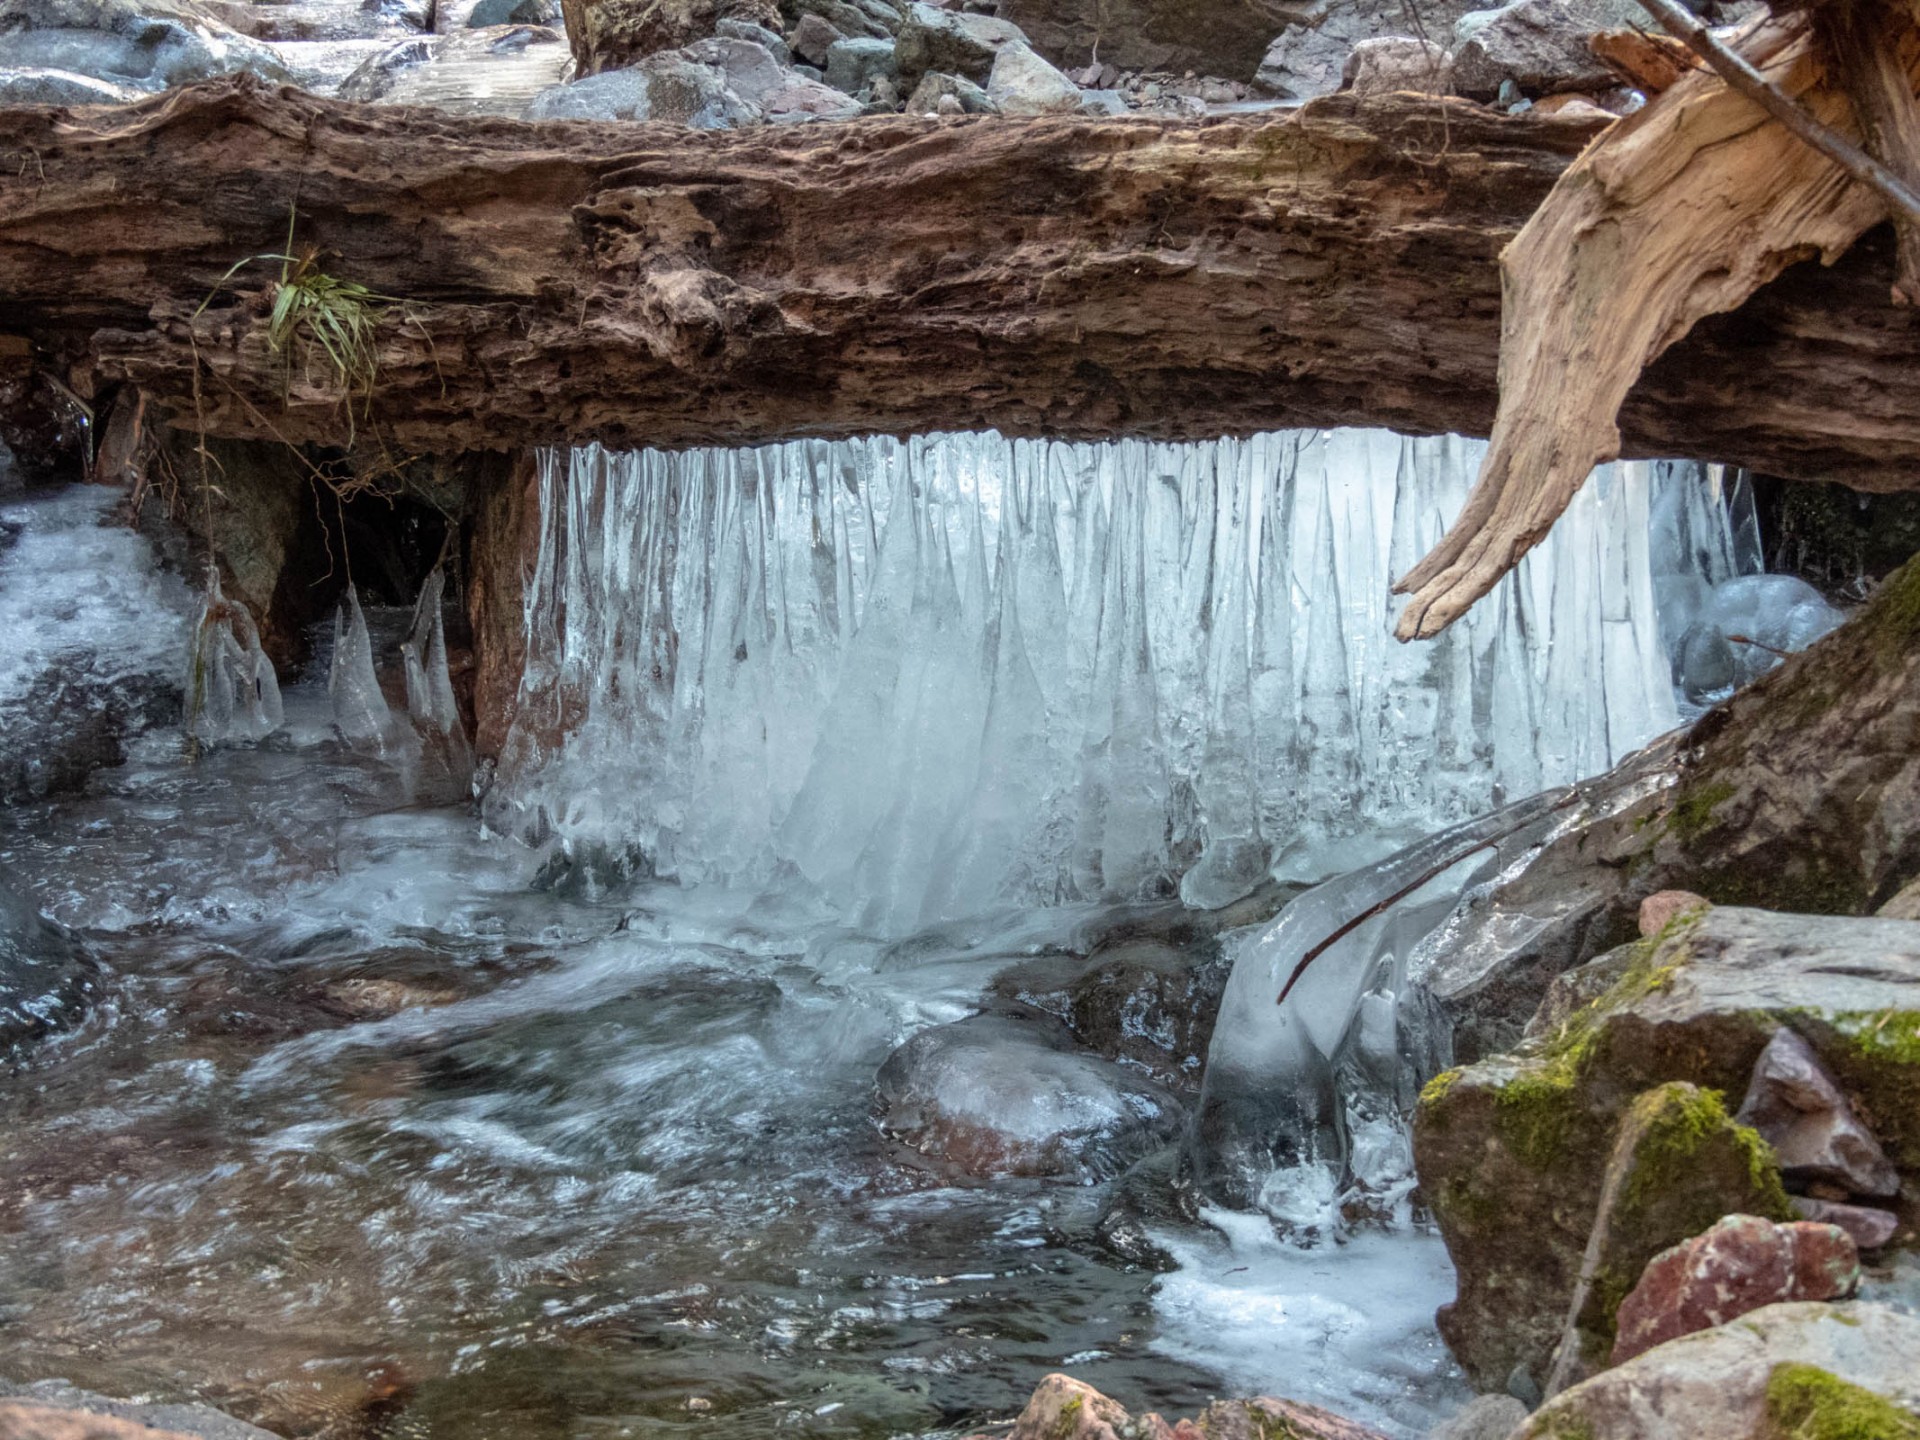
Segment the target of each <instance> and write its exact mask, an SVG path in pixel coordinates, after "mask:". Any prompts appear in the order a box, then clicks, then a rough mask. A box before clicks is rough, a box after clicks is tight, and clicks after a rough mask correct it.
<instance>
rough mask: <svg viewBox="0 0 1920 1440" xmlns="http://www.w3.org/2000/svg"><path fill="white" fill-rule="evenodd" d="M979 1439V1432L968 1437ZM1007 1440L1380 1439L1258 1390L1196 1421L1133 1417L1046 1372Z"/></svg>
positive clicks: (1223, 1402) (1326, 1412)
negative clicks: (1173, 1422)
mask: <svg viewBox="0 0 1920 1440" xmlns="http://www.w3.org/2000/svg"><path fill="white" fill-rule="evenodd" d="M972 1440H980V1437H972ZM1007 1440H1385V1437H1383V1436H1381V1435H1380V1433H1379V1432H1378V1431H1376V1430H1370V1429H1368V1428H1367V1427H1366V1426H1364V1425H1359V1424H1356V1423H1355V1422H1353V1421H1351V1420H1347V1419H1344V1418H1343V1417H1341V1416H1339V1415H1335V1414H1334V1413H1333V1412H1332V1411H1330V1410H1322V1409H1321V1408H1320V1407H1319V1406H1317V1405H1302V1404H1300V1403H1299V1402H1298V1401H1295V1400H1276V1399H1274V1398H1273V1397H1272V1396H1268V1395H1263V1396H1260V1397H1258V1398H1257V1399H1252V1400H1220V1401H1215V1402H1214V1403H1213V1404H1212V1405H1209V1406H1208V1407H1207V1408H1206V1410H1205V1411H1204V1412H1203V1413H1202V1414H1201V1415H1200V1416H1199V1418H1198V1419H1197V1420H1182V1421H1181V1422H1180V1423H1179V1424H1178V1425H1169V1424H1168V1423H1167V1422H1166V1421H1165V1420H1163V1419H1161V1418H1160V1416H1158V1415H1156V1414H1154V1413H1152V1412H1151V1411H1149V1412H1148V1413H1147V1414H1145V1415H1142V1416H1139V1417H1138V1418H1137V1419H1136V1418H1135V1417H1134V1416H1131V1415H1129V1414H1128V1413H1127V1412H1126V1410H1125V1409H1124V1408H1123V1407H1122V1406H1121V1405H1119V1404H1118V1403H1117V1402H1116V1401H1113V1400H1110V1399H1108V1398H1107V1397H1106V1396H1105V1395H1102V1394H1101V1393H1100V1392H1099V1391H1098V1390H1096V1389H1094V1388H1093V1387H1092V1386H1091V1385H1087V1384H1084V1383H1083V1382H1081V1381H1079V1380H1075V1379H1073V1378H1072V1377H1071V1376H1068V1375H1049V1376H1047V1377H1046V1378H1045V1379H1044V1380H1042V1381H1041V1382H1040V1384H1039V1386H1038V1387H1037V1388H1036V1389H1035V1390H1034V1392H1033V1398H1032V1399H1030V1400H1029V1401H1027V1405H1026V1408H1025V1409H1024V1410H1022V1411H1021V1412H1020V1416H1019V1418H1018V1419H1017V1420H1015V1421H1014V1422H1013V1429H1012V1430H1011V1431H1010V1432H1008V1435H1007Z"/></svg>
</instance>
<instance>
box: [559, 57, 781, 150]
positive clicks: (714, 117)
mask: <svg viewBox="0 0 1920 1440" xmlns="http://www.w3.org/2000/svg"><path fill="white" fill-rule="evenodd" d="M700 43H701V44H703V45H709V46H711V45H729V46H732V45H745V44H748V43H749V42H747V41H741V40H728V41H702V42H700ZM693 48H694V47H692V46H689V47H686V48H685V49H682V50H661V51H657V52H656V53H654V54H652V55H649V56H647V58H646V59H645V60H643V61H641V62H640V63H639V64H638V65H633V66H629V67H628V68H627V69H625V70H607V71H603V72H601V73H600V74H598V75H590V76H588V77H587V78H586V79H584V80H576V81H574V82H572V83H571V84H568V85H556V86H552V87H551V88H549V89H547V90H543V91H542V92H541V93H540V94H539V95H538V96H536V97H535V98H534V100H533V103H532V104H530V105H529V106H528V107H527V118H528V119H530V120H635V121H641V120H655V121H664V122H668V123H671V124H679V125H687V126H690V127H691V128H693V129H695V130H729V129H732V128H734V127H736V126H739V125H745V124H751V123H752V122H754V121H756V120H759V119H760V118H761V111H760V109H759V107H758V106H756V105H753V104H751V103H750V102H748V101H747V100H745V99H743V98H742V97H741V96H740V95H738V94H737V93H735V92H734V91H733V90H732V89H731V88H730V87H729V86H728V85H727V83H726V79H725V76H724V73H723V72H722V70H721V68H720V66H719V65H718V64H713V63H707V62H705V61H703V60H701V59H698V58H695V57H694V56H693V55H692V54H690V53H689V51H691V50H692V49H693ZM753 48H754V49H756V50H759V49H760V47H759V46H754V47H753ZM761 54H762V55H765V54H766V52H765V51H764V50H761ZM768 63H769V64H771V63H772V62H771V57H770V56H769V57H768Z"/></svg>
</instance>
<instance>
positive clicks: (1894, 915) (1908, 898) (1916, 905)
mask: <svg viewBox="0 0 1920 1440" xmlns="http://www.w3.org/2000/svg"><path fill="white" fill-rule="evenodd" d="M1873 913H1874V914H1876V915H1878V916H1879V917H1880V918H1881V919H1883V920H1920V879H1913V880H1909V881H1908V882H1907V883H1906V884H1905V885H1903V886H1902V887H1901V888H1900V889H1899V890H1898V891H1897V892H1895V894H1894V897H1893V898H1892V899H1891V900H1889V901H1887V903H1886V904H1884V905H1882V906H1881V907H1880V908H1879V909H1878V910H1876V911H1874V912H1873Z"/></svg>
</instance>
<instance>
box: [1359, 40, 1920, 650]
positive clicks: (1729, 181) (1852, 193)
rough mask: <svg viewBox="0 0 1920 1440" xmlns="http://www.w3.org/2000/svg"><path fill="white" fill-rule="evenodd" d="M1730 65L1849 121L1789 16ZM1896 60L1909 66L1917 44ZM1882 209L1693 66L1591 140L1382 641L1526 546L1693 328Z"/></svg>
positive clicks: (1440, 619) (1536, 240)
mask: <svg viewBox="0 0 1920 1440" xmlns="http://www.w3.org/2000/svg"><path fill="white" fill-rule="evenodd" d="M1741 48H1742V50H1743V52H1744V56H1745V59H1746V60H1747V61H1748V62H1749V63H1750V64H1752V65H1753V66H1754V67H1755V69H1756V70H1758V71H1759V72H1760V73H1761V74H1762V75H1763V76H1764V77H1765V78H1766V80H1767V81H1768V83H1770V84H1771V85H1773V86H1775V87H1776V88H1778V89H1779V90H1780V91H1782V92H1783V93H1785V94H1786V95H1788V96H1791V97H1794V98H1795V99H1797V100H1798V102H1799V103H1800V104H1801V105H1802V106H1803V107H1805V109H1806V110H1807V111H1808V112H1809V114H1810V115H1811V116H1812V117H1813V119H1814V120H1816V121H1817V122H1818V123H1819V124H1821V125H1822V126H1824V127H1826V128H1827V129H1830V130H1833V131H1836V132H1838V133H1840V134H1842V135H1845V136H1847V137H1849V138H1850V139H1856V138H1857V137H1858V136H1859V134H1860V130H1859V126H1858V124H1857V122H1856V120H1855V117H1854V113H1853V107H1852V104H1851V102H1850V100H1849V98H1848V96H1847V94H1846V92H1845V90H1844V88H1843V87H1841V86H1840V85H1837V84H1835V83H1833V82H1832V81H1831V80H1830V79H1829V78H1828V77H1827V76H1826V75H1825V74H1824V73H1823V70H1822V67H1821V65H1820V63H1819V61H1818V59H1817V57H1816V56H1815V54H1814V52H1813V47H1812V45H1811V43H1810V41H1809V38H1808V34H1807V27H1806V23H1805V21H1804V20H1800V21H1793V22H1771V23H1769V24H1766V25H1763V26H1760V27H1757V28H1756V29H1754V30H1752V31H1750V32H1749V33H1748V34H1747V36H1746V37H1744V40H1743V44H1742V47H1741ZM1899 58H1900V64H1901V66H1902V68H1903V69H1904V71H1905V73H1906V74H1907V75H1908V77H1909V80H1910V81H1911V80H1912V78H1913V77H1914V76H1915V74H1916V73H1920V45H1917V44H1916V43H1915V37H1914V34H1913V32H1911V31H1909V32H1908V33H1907V34H1906V35H1905V36H1903V37H1902V49H1901V54H1900V57H1899ZM1885 217H1886V212H1885V207H1884V205H1883V203H1882V201H1881V199H1880V197H1879V196H1878V195H1877V194H1876V193H1875V192H1874V191H1873V190H1871V189H1870V188H1868V187H1867V186H1865V185H1862V184H1859V183H1857V182H1856V181H1854V180H1853V179H1852V178H1851V177H1850V176H1848V175H1847V173H1846V172H1845V171H1843V170H1841V169H1840V168H1838V167H1837V166H1835V165H1834V163H1833V162H1832V161H1831V160H1829V159H1828V158H1827V157H1826V156H1824V155H1821V154H1818V153H1816V152H1815V151H1814V150H1812V149H1809V148H1808V147H1807V146H1806V145H1805V144H1803V143H1802V142H1801V141H1800V139H1798V138H1797V137H1796V136H1795V135H1793V134H1792V133H1791V132H1789V131H1788V130H1787V128H1786V127H1785V126H1783V125H1781V124H1779V123H1778V122H1777V121H1774V120H1772V119H1771V118H1769V117H1768V116H1767V115H1766V113H1765V112H1764V111H1762V110H1761V109H1760V108H1759V107H1758V106H1756V105H1755V104H1754V102H1753V101H1751V100H1749V99H1748V98H1746V97H1745V96H1744V95H1741V94H1740V93H1738V92H1737V91H1735V90H1733V89H1731V88H1730V87H1729V86H1728V85H1727V84H1726V82H1725V81H1724V80H1722V79H1721V78H1720V77H1719V76H1717V75H1715V74H1712V73H1710V72H1707V71H1699V72H1696V73H1694V74H1691V75H1688V76H1686V77H1685V78H1683V79H1682V80H1681V81H1680V82H1679V83H1678V84H1676V85H1675V86H1674V87H1673V88H1672V89H1671V90H1669V91H1667V92H1666V93H1665V94H1664V95H1662V96H1660V97H1659V98H1658V99H1657V100H1655V101H1654V102H1653V103H1651V104H1649V105H1648V106H1647V108H1646V109H1645V110H1642V111H1641V112H1640V113H1639V114H1637V115H1635V116H1633V117H1632V118H1631V119H1629V120H1627V121H1624V122H1622V123H1621V124H1619V125H1617V126H1615V127H1614V128H1613V129H1612V130H1610V131H1609V132H1607V133H1606V134H1605V135H1603V136H1601V137H1600V138H1599V139H1598V140H1596V141H1595V142H1594V143H1593V145H1591V146H1590V147H1589V148H1588V149H1587V151H1586V153H1585V154H1583V155H1582V156H1581V157H1580V159H1578V160H1577V161H1575V162H1574V164H1573V165H1572V166H1571V167H1570V168H1569V169H1568V170H1567V173H1566V174H1565V175H1563V176H1562V177H1561V179H1560V181H1559V183H1558V184H1557V185H1556V186H1555V187H1554V190H1553V193H1552V194H1551V195H1549V196H1548V197H1547V200H1546V202H1545V203H1544V204H1542V206H1541V207H1540V209H1539V210H1538V211H1536V212H1535V214H1534V216H1533V218H1532V219H1531V220H1529V221H1528V222H1527V225H1526V226H1525V228H1523V229H1522V230H1521V232H1520V234H1519V235H1518V236H1517V237H1516V238H1515V240H1514V242H1513V244H1512V245H1511V246H1509V247H1508V249H1507V250H1506V252H1505V254H1503V255H1502V257H1501V273H1502V279H1503V312H1502V318H1501V338H1500V407H1499V412H1498V414H1497V416H1496V418H1495V421H1494V429H1493V441H1492V445H1491V447H1490V448H1489V450H1488V452H1487V457H1486V461H1485V463H1484V464H1483V466H1482V468H1481V472H1480V481H1479V483H1478V484H1477V485H1476V486H1475V487H1474V490H1473V493H1472V494H1471V495H1470V496H1469V497H1468V499H1467V504H1466V506H1465V508H1464V509H1463V510H1462V512H1461V514H1460V517H1459V519H1458V520H1456V521H1455V522H1454V524H1453V526H1452V527H1451V528H1450V529H1449V530H1448V532H1447V534H1446V536H1445V537H1444V538H1443V539H1442V540H1441V542H1440V544H1439V545H1438V546H1436V547H1435V548H1434V550H1433V552H1432V553H1431V554H1429V555H1428V556H1427V557H1426V558H1425V559H1424V560H1422V561H1421V562H1420V563H1419V564H1418V565H1416V566H1415V567H1414V568H1413V569H1412V570H1411V571H1409V572H1408V573H1407V574H1406V575H1405V576H1404V577H1402V578H1401V580H1400V581H1399V582H1398V584H1397V585H1396V586H1395V589H1396V590H1397V591H1398V592H1400V593H1402V594H1406V595H1409V596H1410V597H1411V598H1410V599H1409V601H1408V603H1407V606H1406V608H1405V609H1404V610H1403V611H1402V613H1401V616H1400V620H1399V624H1398V627H1397V633H1398V634H1399V636H1400V638H1401V639H1403V640H1411V639H1418V638H1424V637H1427V636H1431V635H1435V634H1438V633H1439V632H1440V631H1441V630H1443V629H1445V628H1446V627H1447V626H1448V625H1449V624H1451V623H1452V622H1453V621H1454V620H1455V619H1457V618H1458V617H1459V616H1460V615H1461V614H1463V613H1464V612H1465V611H1466V609H1467V608H1468V607H1469V606H1470V605H1472V604H1473V602H1474V601H1476V600H1477V599H1479V598H1480V597H1481V596H1482V595H1484V594H1486V593H1487V591H1489V590H1490V589H1492V588H1493V586H1494V585H1495V583H1497V582H1498V580H1499V579H1500V577H1501V576H1502V575H1504V574H1506V573H1507V571H1508V570H1510V569H1512V568H1513V566H1514V565H1515V564H1517V563H1518V562H1519V560H1520V558H1521V556H1523V555H1525V554H1526V553H1527V551H1528V550H1530V549H1532V548H1533V546H1534V545H1536V544H1537V543H1539V541H1540V539H1541V538H1542V537H1543V536H1544V535H1545V534H1546V533H1547V530H1548V529H1549V528H1550V527H1551V526H1552V524H1553V522H1554V521H1555V520H1556V519H1557V518H1559V516H1560V514H1561V512H1562V511H1564V510H1565V509H1566V507H1567V504H1568V502H1569V501H1570V500H1571V499H1572V498H1573V495H1574V493H1575V492H1576V491H1577V490H1578V489H1579V487H1580V485H1581V484H1582V483H1583V482H1584V481H1585V479H1586V477H1587V475H1588V473H1589V472H1590V471H1591V470H1592V469H1593V467H1594V466H1595V465H1598V464H1600V463H1602V462H1603V461H1607V460H1611V459H1613V458H1615V457H1616V456H1618V455H1619V454H1620V451H1621V441H1620V430H1619V424H1618V419H1619V414H1620V407H1621V404H1622V402H1623V401H1624V400H1625V399H1626V397H1627V393H1628V391H1630V390H1631V389H1632V388H1633V386H1634V383H1635V381H1637V380H1638V379H1639V377H1640V375H1641V372H1642V371H1644V370H1645V369H1646V368H1647V367H1648V366H1649V365H1650V364H1652V362H1653V361H1654V360H1655V359H1656V358H1657V357H1658V356H1659V355H1660V354H1661V353H1662V352H1663V351H1665V350H1666V349H1667V348H1668V347H1669V346H1671V345H1673V344H1674V343H1675V342H1676V341H1678V340H1679V339H1681V338H1682V337H1683V336H1685V335H1686V334H1687V333H1688V332H1689V331H1690V330H1691V329H1692V328H1693V327H1694V325H1695V323H1696V322H1698V321H1699V320H1701V319H1702V318H1704V317H1706V316H1709V315H1714V314H1718V313H1721V312H1724V311H1728V310H1732V309H1734V308H1735V307H1737V306H1739V305H1740V304H1742V302H1744V301H1745V300H1746V299H1747V298H1748V297H1749V296H1750V295H1752V294H1753V293H1754V292H1755V291H1756V290H1758V289H1759V288H1760V287H1761V286H1763V285H1765V284H1766V283H1767V282H1768V281H1770V280H1772V279H1773V278H1774V277H1776V276H1777V275H1779V274H1780V272H1781V271H1782V270H1784V269H1786V267H1787V266H1789V265H1791V264H1793V263H1794V262H1795V261H1798V260H1802V259H1806V258H1808V257H1811V256H1816V255H1817V256H1819V257H1820V258H1821V259H1822V260H1824V261H1826V262H1827V263H1829V264H1831V263H1832V262H1833V260H1834V259H1835V258H1836V257H1838V256H1839V255H1840V254H1841V253H1842V252H1843V251H1845V250H1846V249H1847V247H1848V246H1850V245H1851V244H1852V243H1853V242H1854V241H1855V240H1856V239H1857V238H1858V237H1859V236H1860V235H1861V234H1862V233H1863V232H1864V231H1866V230H1867V229H1868V228H1869V227H1871V226H1873V225H1875V224H1877V223H1878V222H1880V221H1881V220H1883V219H1884V218H1885Z"/></svg>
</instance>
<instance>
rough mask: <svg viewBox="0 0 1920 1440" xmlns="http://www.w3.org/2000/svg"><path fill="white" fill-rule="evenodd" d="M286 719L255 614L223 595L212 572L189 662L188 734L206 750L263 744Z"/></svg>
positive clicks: (218, 580) (193, 638) (194, 632)
mask: <svg viewBox="0 0 1920 1440" xmlns="http://www.w3.org/2000/svg"><path fill="white" fill-rule="evenodd" d="M284 718H285V717H284V715H283V713H282V710H281V704H280V685H279V681H278V680H277V679H276V678H275V676H274V672H273V662H272V661H271V660H269V659H268V658H267V656H266V654H265V652H264V651H262V650H261V648H260V630H259V627H258V626H256V625H255V624H254V620H253V615H252V612H250V611H249V610H248V609H247V607H246V606H245V605H243V604H242V603H241V602H239V601H238V600H230V599H228V598H227V597H226V596H225V595H224V594H222V593H221V589H220V575H219V572H218V571H217V570H215V569H213V568H212V567H209V568H208V571H207V591H206V594H205V596H204V597H202V599H201V602H200V613H199V615H198V617H197V618H196V619H195V621H194V626H193V631H192V639H191V642H190V651H189V655H188V660H187V681H186V719H185V729H186V732H187V734H188V735H190V736H192V737H193V739H195V740H197V741H199V742H200V743H201V744H203V745H226V744H245V743H250V742H253V741H257V740H264V739H265V738H266V737H267V736H269V735H271V734H273V732H274V731H276V730H278V729H279V728H280V726H281V724H282V723H283V722H284Z"/></svg>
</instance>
